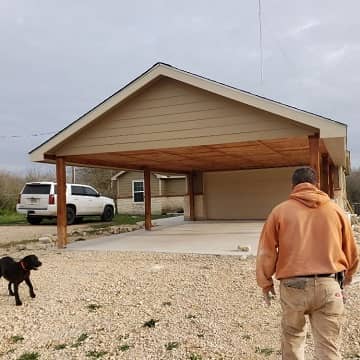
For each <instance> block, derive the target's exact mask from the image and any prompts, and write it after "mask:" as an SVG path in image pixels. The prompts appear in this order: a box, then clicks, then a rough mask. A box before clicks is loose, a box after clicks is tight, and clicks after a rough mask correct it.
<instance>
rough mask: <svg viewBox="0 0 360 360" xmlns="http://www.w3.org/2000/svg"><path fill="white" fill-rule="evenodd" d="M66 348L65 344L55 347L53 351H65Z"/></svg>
mask: <svg viewBox="0 0 360 360" xmlns="http://www.w3.org/2000/svg"><path fill="white" fill-rule="evenodd" d="M66 346H67V345H66V344H59V345H55V346H54V349H55V350H62V349H65V348H66Z"/></svg>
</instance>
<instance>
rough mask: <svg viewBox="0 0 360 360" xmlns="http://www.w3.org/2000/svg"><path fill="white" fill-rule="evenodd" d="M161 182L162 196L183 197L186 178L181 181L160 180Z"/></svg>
mask: <svg viewBox="0 0 360 360" xmlns="http://www.w3.org/2000/svg"><path fill="white" fill-rule="evenodd" d="M161 182H162V184H163V185H162V189H163V190H162V195H164V196H174V195H182V196H184V194H185V191H186V178H183V179H171V178H169V179H161Z"/></svg>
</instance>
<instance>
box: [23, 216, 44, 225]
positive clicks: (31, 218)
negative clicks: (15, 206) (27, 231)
mask: <svg viewBox="0 0 360 360" xmlns="http://www.w3.org/2000/svg"><path fill="white" fill-rule="evenodd" d="M26 220H27V221H28V223H29V224H31V225H39V224H40V223H41V220H42V218H41V217H40V216H28V217H27V218H26Z"/></svg>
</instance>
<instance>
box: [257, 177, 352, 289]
mask: <svg viewBox="0 0 360 360" xmlns="http://www.w3.org/2000/svg"><path fill="white" fill-rule="evenodd" d="M358 263H359V254H358V249H357V246H356V243H355V240H354V237H353V234H352V230H351V225H350V222H349V220H348V219H347V218H346V216H345V214H344V212H343V211H342V210H341V208H340V207H339V206H337V205H336V204H335V203H334V202H333V201H331V200H330V198H329V197H328V195H327V194H325V193H324V192H322V191H320V190H319V189H318V188H317V187H316V186H314V185H312V184H310V183H301V184H298V185H297V186H295V187H294V189H293V191H292V193H291V194H290V198H289V200H287V201H284V202H282V203H281V204H279V205H278V206H276V207H275V208H274V209H273V210H272V212H271V213H270V215H269V217H268V219H267V221H266V223H265V225H264V227H263V230H262V233H261V237H260V242H259V247H258V254H257V259H256V279H257V283H258V285H259V286H260V287H261V288H263V289H264V290H267V289H269V288H270V287H271V286H272V285H273V280H272V275H273V274H274V273H275V276H276V278H277V279H283V278H289V277H293V276H299V275H312V274H332V273H336V272H339V271H343V270H345V277H346V279H347V280H348V281H351V278H352V275H353V274H354V273H355V272H356V269H357V266H358Z"/></svg>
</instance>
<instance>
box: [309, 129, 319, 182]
mask: <svg viewBox="0 0 360 360" xmlns="http://www.w3.org/2000/svg"><path fill="white" fill-rule="evenodd" d="M309 151H310V167H312V168H313V169H314V170H315V172H316V176H317V179H318V187H320V183H321V176H320V135H319V133H316V134H314V135H310V136H309Z"/></svg>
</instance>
